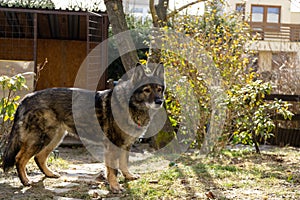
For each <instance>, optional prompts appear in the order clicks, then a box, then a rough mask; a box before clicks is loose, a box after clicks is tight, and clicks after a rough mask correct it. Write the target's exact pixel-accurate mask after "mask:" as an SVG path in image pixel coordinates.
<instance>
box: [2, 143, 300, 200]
mask: <svg viewBox="0 0 300 200" xmlns="http://www.w3.org/2000/svg"><path fill="white" fill-rule="evenodd" d="M266 150H267V151H268V149H266ZM295 151H297V152H299V151H300V150H299V149H295ZM297 155H298V154H297ZM55 156H57V157H58V158H54V156H51V157H50V159H49V162H48V163H49V167H50V168H51V169H53V170H55V171H57V172H59V173H60V174H61V177H60V178H59V179H50V178H44V176H43V174H42V173H41V172H40V171H39V169H38V168H37V166H36V165H35V163H34V162H33V160H31V161H30V163H29V164H28V167H27V172H28V176H29V177H30V179H31V180H33V181H34V184H33V185H32V186H31V187H23V186H22V185H21V183H20V181H19V179H18V177H17V174H16V170H15V169H13V170H11V171H10V172H9V173H8V174H6V175H5V174H3V171H2V170H0V199H6V200H7V199H30V200H32V199H56V200H72V199H106V200H117V199H130V197H128V196H126V194H119V195H116V194H111V193H110V192H109V190H108V185H107V182H106V181H105V180H104V179H103V180H100V181H99V180H97V181H96V180H95V178H96V177H97V176H98V175H99V174H102V175H103V176H104V174H105V168H104V165H103V163H99V161H97V160H95V159H94V158H93V157H92V156H91V155H90V154H89V153H88V152H87V151H86V150H85V149H84V148H82V147H76V148H66V147H64V148H63V147H59V148H58V152H57V155H55ZM295 160H298V161H299V162H300V158H295ZM249 162H250V161H249ZM280 162H281V161H280ZM237 165H241V163H240V162H237ZM149 167H150V168H151V166H149ZM297 169H298V168H297ZM137 171H138V169H137ZM297 173H298V172H297ZM298 178H299V177H298ZM122 183H124V182H122ZM235 189H236V188H232V189H231V190H230V191H223V193H224V194H228V195H226V196H228V197H229V196H230V195H231V194H233V193H235V194H241V193H242V192H245V191H238V190H237V189H236V191H234V190H235ZM299 189H300V188H299ZM249 191H250V190H249ZM250 192H253V191H250ZM158 199H161V198H158ZM184 199H190V198H184ZM191 199H208V198H203V196H202V197H199V198H191ZM226 199H227V198H226ZM229 199H235V198H229Z"/></svg>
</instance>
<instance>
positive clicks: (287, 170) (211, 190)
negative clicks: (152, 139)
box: [0, 147, 300, 200]
mask: <svg viewBox="0 0 300 200" xmlns="http://www.w3.org/2000/svg"><path fill="white" fill-rule="evenodd" d="M299 162H300V149H297V148H291V147H284V148H274V147H273V148H271V149H267V150H262V154H261V155H257V154H256V153H254V151H253V150H251V149H247V148H241V149H226V150H223V151H222V152H220V153H218V154H214V155H209V156H202V155H199V154H198V153H197V152H195V153H186V154H184V155H182V156H181V157H180V158H179V159H177V160H176V161H175V162H171V163H170V165H169V166H168V167H167V165H166V167H159V166H160V165H158V164H157V163H159V158H153V159H152V160H151V159H149V160H147V163H146V166H147V167H148V168H150V169H151V168H152V169H156V171H151V172H145V171H144V172H142V170H140V175H141V178H140V179H138V180H136V181H131V182H126V181H125V180H124V178H123V177H122V176H120V182H121V183H122V185H123V187H124V188H125V189H126V192H125V193H124V194H119V195H115V194H111V193H109V194H107V192H108V191H107V190H108V186H107V184H106V182H104V181H103V182H93V181H91V180H89V179H80V178H79V179H72V178H70V179H68V178H66V177H65V178H61V179H44V180H43V181H41V182H40V183H39V185H36V186H34V187H31V188H29V189H27V190H26V192H20V191H19V190H21V191H22V190H23V188H22V186H21V185H20V181H19V180H18V178H17V176H16V172H15V170H12V171H11V172H10V174H9V175H8V176H4V175H3V176H2V174H1V172H0V174H1V176H0V186H1V189H2V190H3V191H5V192H3V193H1V194H0V199H5V198H6V199H11V198H12V197H13V198H14V199H27V197H28V199H36V197H37V196H39V197H40V198H42V199H53V197H55V196H62V197H69V198H79V199H95V197H97V198H98V199H101V198H103V199H105V198H114V197H117V198H118V199H125V200H132V199H134V200H140V199H146V200H152V199H153V200H157V199H159V200H160V199H162V200H168V199H188V200H189V199H209V197H210V199H212V198H211V197H213V196H214V197H215V198H216V199H251V200H252V199H264V200H266V199H272V200H273V199H283V198H285V199H300V190H299V188H300V165H299ZM86 163H95V160H93V158H92V157H91V156H90V155H89V154H88V152H87V151H86V150H84V149H83V148H78V149H68V148H65V149H64V148H63V149H60V155H59V157H58V158H54V157H53V155H51V156H50V157H49V160H48V165H49V167H50V168H51V169H53V170H54V171H57V172H60V171H63V170H64V169H70V166H71V165H72V166H76V165H77V164H78V169H80V166H83V165H82V164H86ZM142 164H144V165H145V163H138V164H137V166H140V168H142V169H143V168H144V165H142ZM166 164H168V163H166ZM99 165H101V164H99ZM157 165H158V166H157ZM76 168H77V167H76ZM27 169H28V172H29V176H30V178H34V177H36V176H38V177H43V175H42V174H41V172H40V171H39V169H38V167H37V166H36V164H35V163H34V161H33V160H31V161H30V163H29V165H28V167H27ZM96 171H97V170H96ZM135 171H138V170H135ZM74 173H76V170H74ZM77 175H78V174H77ZM1 177H2V179H1ZM62 182H66V183H67V184H69V183H75V185H74V186H71V187H70V188H68V187H66V188H65V186H60V184H61V183H62ZM63 185H64V184H63ZM49 188H58V189H70V190H69V191H66V192H64V193H59V194H57V193H55V192H53V191H52V190H49ZM91 190H100V194H97V193H95V194H94V193H93V195H91V194H90V193H89V192H90V191H91ZM101 191H102V192H101ZM103 191H104V192H103ZM1 195H2V196H1ZM18 195H19V196H20V198H19V196H18ZM93 197H94V198H93Z"/></svg>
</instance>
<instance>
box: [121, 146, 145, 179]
mask: <svg viewBox="0 0 300 200" xmlns="http://www.w3.org/2000/svg"><path fill="white" fill-rule="evenodd" d="M129 149H130V148H128V150H123V149H122V150H121V153H120V158H119V168H120V170H121V172H122V174H123V176H124V177H125V179H126V180H128V181H132V180H136V179H138V178H140V176H139V175H135V174H132V173H130V171H129V169H128V159H129Z"/></svg>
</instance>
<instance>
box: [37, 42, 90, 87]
mask: <svg viewBox="0 0 300 200" xmlns="http://www.w3.org/2000/svg"><path fill="white" fill-rule="evenodd" d="M86 51H87V50H86V42H85V41H67V40H38V58H37V64H38V65H40V64H42V63H43V62H44V61H45V59H47V61H48V63H47V64H46V66H45V67H44V69H42V70H41V71H40V77H39V80H38V83H37V90H40V89H44V88H51V87H73V85H74V80H75V78H76V75H77V71H78V69H79V68H80V66H81V63H82V62H83V61H84V59H85V57H86Z"/></svg>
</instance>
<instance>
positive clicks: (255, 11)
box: [251, 6, 264, 22]
mask: <svg viewBox="0 0 300 200" xmlns="http://www.w3.org/2000/svg"><path fill="white" fill-rule="evenodd" d="M251 19H252V22H263V20H264V7H261V6H252V18H251Z"/></svg>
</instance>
